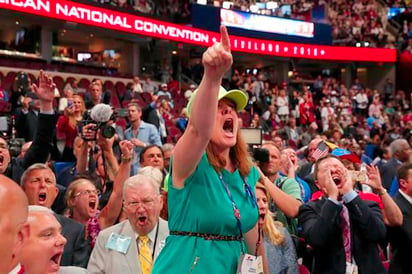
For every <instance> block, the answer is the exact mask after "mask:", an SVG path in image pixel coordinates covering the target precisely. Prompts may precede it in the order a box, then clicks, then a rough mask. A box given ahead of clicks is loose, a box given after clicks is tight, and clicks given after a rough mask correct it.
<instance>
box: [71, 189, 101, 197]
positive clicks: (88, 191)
mask: <svg viewBox="0 0 412 274" xmlns="http://www.w3.org/2000/svg"><path fill="white" fill-rule="evenodd" d="M83 195H96V196H99V195H100V190H89V189H87V190H82V191H79V192H77V193H76V194H74V197H78V196H83Z"/></svg>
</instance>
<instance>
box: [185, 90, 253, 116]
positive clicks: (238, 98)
mask: <svg viewBox="0 0 412 274" xmlns="http://www.w3.org/2000/svg"><path fill="white" fill-rule="evenodd" d="M197 91H198V89H196V90H195V91H194V92H193V94H192V96H191V97H190V100H189V102H188V103H187V114H188V116H189V117H190V114H191V113H192V104H193V100H194V98H195V96H196V93H197ZM223 98H226V99H229V100H231V101H233V102H235V104H236V111H240V110H242V109H244V108H245V107H246V105H247V102H248V95H247V94H246V93H245V92H243V91H241V90H239V89H232V90H229V91H227V90H226V89H225V88H224V87H222V86H221V87H220V89H219V95H218V97H217V99H218V101H220V100H222V99H223Z"/></svg>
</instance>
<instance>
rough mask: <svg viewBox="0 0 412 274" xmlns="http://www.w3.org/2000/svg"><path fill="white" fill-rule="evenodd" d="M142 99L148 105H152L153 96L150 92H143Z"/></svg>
mask: <svg viewBox="0 0 412 274" xmlns="http://www.w3.org/2000/svg"><path fill="white" fill-rule="evenodd" d="M142 98H143V100H144V101H145V102H146V103H150V102H151V101H152V95H151V94H150V93H149V92H143V93H142Z"/></svg>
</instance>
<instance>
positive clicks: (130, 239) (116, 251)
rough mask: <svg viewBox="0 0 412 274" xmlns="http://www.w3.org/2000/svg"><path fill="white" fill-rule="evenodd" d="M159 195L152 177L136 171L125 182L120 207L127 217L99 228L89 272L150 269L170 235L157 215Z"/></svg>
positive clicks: (160, 199)
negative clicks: (110, 225) (100, 229)
mask: <svg viewBox="0 0 412 274" xmlns="http://www.w3.org/2000/svg"><path fill="white" fill-rule="evenodd" d="M162 204H163V203H162V198H161V195H160V193H159V186H158V183H157V182H155V181H154V180H153V179H152V177H150V176H146V175H142V174H138V175H136V176H133V177H130V178H129V179H127V180H126V182H125V183H124V188H123V208H124V211H125V213H126V215H127V218H128V220H125V221H123V222H121V223H119V224H117V225H114V226H112V227H109V228H107V229H105V230H103V231H101V232H100V234H99V236H98V237H97V242H96V245H95V247H94V250H93V252H92V255H91V257H90V261H89V265H88V267H87V270H88V271H89V272H90V273H133V274H138V273H139V274H140V273H143V274H146V273H151V271H152V266H153V262H154V260H155V259H156V257H157V256H158V254H159V253H160V250H161V249H162V248H163V246H164V243H165V239H166V237H167V236H168V235H169V230H168V225H167V222H166V221H164V220H163V219H161V218H160V217H159V215H160V210H161V208H162Z"/></svg>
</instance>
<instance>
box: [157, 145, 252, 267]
mask: <svg viewBox="0 0 412 274" xmlns="http://www.w3.org/2000/svg"><path fill="white" fill-rule="evenodd" d="M222 176H223V180H224V182H225V183H226V185H227V186H228V188H229V190H230V193H231V195H232V198H233V200H234V202H235V203H236V206H237V208H238V209H239V210H240V215H241V226H242V232H243V233H246V232H247V231H249V230H250V229H252V228H253V227H254V225H255V224H256V222H257V219H258V208H257V205H256V203H255V201H253V199H255V198H256V195H255V186H256V182H257V180H258V178H259V173H258V172H257V170H256V168H255V167H253V168H252V170H251V172H250V174H249V176H248V177H247V179H246V181H247V183H248V184H249V185H250V187H251V188H252V190H253V198H252V197H251V196H250V195H247V194H246V192H245V188H244V181H243V180H242V177H241V175H240V173H239V172H238V170H236V171H235V172H234V173H230V172H228V171H226V170H223V171H222ZM168 205H169V221H168V222H169V230H170V231H186V232H199V233H208V234H218V235H227V236H239V228H238V226H237V221H236V218H235V215H234V212H233V207H232V203H231V201H230V199H229V197H228V194H227V192H226V190H225V187H224V186H223V184H222V182H221V181H220V179H219V175H218V174H217V173H216V171H215V170H214V169H213V167H212V166H211V165H210V164H209V162H208V159H207V156H206V153H204V154H203V156H202V159H201V161H200V163H199V165H198V166H197V168H196V170H195V172H194V173H193V174H192V176H191V177H189V178H188V179H187V180H186V181H185V187H184V188H183V189H176V188H174V187H173V185H172V176H170V179H169V194H168ZM242 245H243V247H244V249H243V250H245V251H247V249H246V245H245V243H242ZM241 250H242V249H241V243H240V241H218V240H205V239H203V238H200V237H194V236H186V235H185V236H181V235H170V236H168V238H167V239H166V244H165V246H164V248H163V249H162V251H161V252H160V254H159V256H158V257H157V259H156V261H155V264H154V267H153V271H152V274H165V273H171V274H180V273H196V274H200V273H205V274H206V273H207V274H209V273H214V274H219V273H222V274H229V273H236V269H237V264H238V260H239V257H240V255H241Z"/></svg>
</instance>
